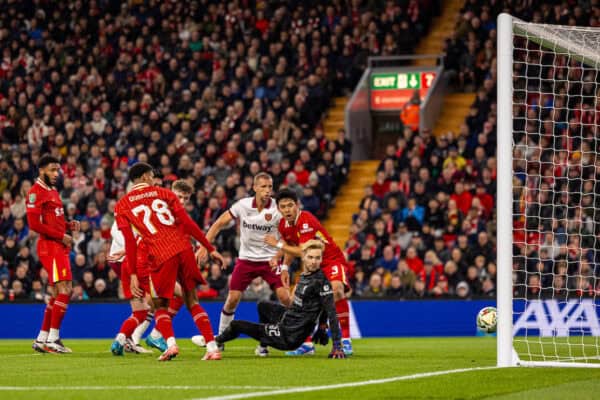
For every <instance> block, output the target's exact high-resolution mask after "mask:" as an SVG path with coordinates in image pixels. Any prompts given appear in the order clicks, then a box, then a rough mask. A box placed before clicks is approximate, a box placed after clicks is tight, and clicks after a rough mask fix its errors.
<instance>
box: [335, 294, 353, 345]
mask: <svg viewBox="0 0 600 400" xmlns="http://www.w3.org/2000/svg"><path fill="white" fill-rule="evenodd" d="M335 311H336V313H337V317H338V321H340V328H341V330H342V337H343V338H344V339H347V338H349V337H350V305H349V304H348V299H346V298H343V299H341V300H338V301H336V302H335Z"/></svg>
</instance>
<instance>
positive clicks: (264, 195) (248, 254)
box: [199, 173, 290, 333]
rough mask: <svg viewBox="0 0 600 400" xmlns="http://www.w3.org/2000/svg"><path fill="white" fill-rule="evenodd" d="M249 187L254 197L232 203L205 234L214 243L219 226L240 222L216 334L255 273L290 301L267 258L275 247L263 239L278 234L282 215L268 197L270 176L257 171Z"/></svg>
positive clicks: (282, 299)
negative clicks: (234, 256) (234, 221)
mask: <svg viewBox="0 0 600 400" xmlns="http://www.w3.org/2000/svg"><path fill="white" fill-rule="evenodd" d="M252 189H253V190H254V192H255V196H254V197H247V198H245V199H241V200H239V201H237V202H236V203H235V204H233V205H232V206H231V208H230V209H229V210H228V211H227V212H225V213H223V214H222V215H221V216H220V217H219V218H218V219H217V220H216V221H215V223H214V224H213V225H212V226H211V227H210V229H209V230H208V233H207V234H206V238H207V239H208V240H209V241H210V242H212V243H214V240H215V238H216V237H217V235H218V234H219V232H220V231H221V229H222V228H224V227H226V226H228V225H229V224H230V223H231V222H232V221H233V220H234V219H235V220H237V221H238V223H239V224H240V233H241V240H240V242H241V244H240V251H239V255H238V259H237V261H236V263H235V267H234V269H233V273H232V274H231V281H230V283H229V294H228V295H227V300H226V301H225V305H224V306H223V310H222V311H221V320H220V322H219V333H221V332H223V331H224V330H225V329H226V328H227V327H228V326H229V324H230V323H231V321H232V320H233V317H234V314H235V310H236V309H237V306H238V304H239V303H240V300H241V298H242V293H243V292H244V290H246V288H247V287H248V285H249V284H250V282H252V280H253V279H254V278H256V277H257V276H260V277H262V278H263V279H264V280H265V281H266V282H267V283H268V284H269V285H270V286H271V289H274V291H275V293H276V294H277V297H278V298H279V301H280V302H281V303H282V304H283V305H285V306H286V307H287V306H289V304H290V295H289V288H288V287H284V285H283V283H282V281H281V277H280V275H278V274H277V272H276V271H273V270H272V269H271V266H270V265H269V261H270V260H271V259H272V258H273V257H274V256H275V254H277V252H278V249H277V248H273V247H271V246H269V245H267V244H265V242H264V238H265V235H275V236H276V237H279V233H278V230H277V228H278V225H279V220H280V219H281V214H280V213H279V211H278V210H277V204H275V201H274V200H273V199H271V192H272V191H273V179H272V178H271V176H270V175H269V174H267V173H259V174H257V175H256V176H255V177H254V183H253V186H252ZM199 253H200V254H199V256H200V257H202V256H204V254H205V253H204V252H203V251H202V249H201V250H200V252H199ZM223 267H225V266H223Z"/></svg>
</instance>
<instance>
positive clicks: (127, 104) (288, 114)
mask: <svg viewBox="0 0 600 400" xmlns="http://www.w3.org/2000/svg"><path fill="white" fill-rule="evenodd" d="M27 4H28V3H27V2H23V3H21V2H13V3H10V4H9V5H7V9H6V10H3V13H2V14H1V16H0V18H1V19H2V20H1V21H0V48H1V49H2V55H1V60H0V63H1V64H0V143H1V145H0V193H2V200H1V204H0V211H1V215H0V243H1V244H0V300H4V299H6V300H12V299H15V300H18V299H23V300H25V299H31V300H34V301H41V300H43V299H44V298H45V296H46V287H47V275H46V273H45V272H44V271H43V270H42V269H40V266H39V263H38V260H37V256H36V254H35V251H34V249H35V242H36V237H35V234H34V233H32V232H30V231H29V229H28V227H27V225H26V221H25V220H24V219H23V217H24V214H25V194H26V193H27V190H28V188H29V187H30V186H31V183H32V182H33V180H34V179H35V177H36V171H35V167H34V166H35V164H36V162H37V160H38V159H39V157H40V155H41V154H44V153H50V154H53V155H55V156H57V157H59V158H60V159H61V160H62V169H63V179H62V182H60V188H59V189H60V194H61V197H62V199H63V201H64V203H65V208H66V214H67V217H68V218H70V219H78V220H80V221H81V222H82V232H81V233H80V234H78V235H75V243H76V245H75V246H74V249H73V252H72V257H71V258H72V269H73V275H74V277H75V281H76V285H75V290H74V294H73V298H74V299H76V300H88V299H96V298H101V299H105V298H115V297H117V296H118V286H119V285H118V279H117V277H116V274H115V271H113V269H112V268H111V266H110V265H109V263H108V262H107V260H106V256H105V255H106V251H107V247H108V243H109V241H110V234H109V229H110V226H111V224H112V222H113V219H114V217H113V208H114V204H115V200H116V199H117V198H119V197H120V196H121V195H123V193H124V192H125V190H126V187H127V174H126V171H127V167H128V166H130V165H132V163H135V162H136V161H148V162H150V163H152V164H153V165H155V166H156V167H157V170H158V171H159V173H160V175H161V178H162V182H163V184H164V185H165V186H169V184H170V183H171V182H172V181H174V180H175V179H178V178H185V179H188V180H190V182H192V183H193V185H194V188H195V190H196V193H195V195H194V196H193V198H192V204H191V205H189V206H188V210H189V211H190V213H191V215H192V216H193V218H194V219H195V220H196V221H197V222H198V223H199V224H200V225H201V227H203V228H207V227H208V226H209V225H210V224H211V223H212V222H214V220H215V219H216V218H217V217H218V216H219V215H220V214H221V213H222V212H223V211H224V210H226V209H227V207H228V206H230V205H231V204H232V202H234V201H235V200H236V199H239V198H240V197H243V196H246V195H247V194H248V193H249V191H250V188H251V176H252V175H253V174H255V173H257V172H259V171H261V170H266V171H268V172H270V173H271V174H272V175H273V177H274V183H275V186H276V188H279V187H282V186H288V187H291V188H293V189H294V190H297V191H298V192H299V193H300V194H301V195H302V202H303V204H304V206H305V207H306V208H307V209H310V210H311V211H313V212H314V213H315V214H317V215H318V216H319V217H320V218H323V217H325V216H326V215H327V213H328V210H329V207H330V204H331V202H333V201H334V200H335V196H336V194H337V192H338V190H339V187H340V184H341V183H342V182H344V179H345V174H346V171H347V170H348V165H349V162H350V161H349V157H350V149H351V147H350V146H351V144H350V143H348V142H347V141H346V142H344V141H332V140H327V139H326V138H325V137H324V132H323V127H322V118H323V111H324V110H326V109H327V108H328V107H329V105H330V103H331V99H332V98H334V97H335V96H343V95H346V94H347V93H349V92H350V91H351V89H352V88H353V87H354V85H355V83H356V81H357V79H358V78H359V77H360V74H361V73H362V68H363V67H364V65H365V63H366V60H367V57H368V56H371V55H393V54H400V53H410V52H411V51H412V50H413V46H414V44H415V43H416V42H417V41H418V38H419V37H420V36H422V35H423V34H424V33H425V32H426V31H427V29H428V27H429V23H430V21H431V13H432V10H434V9H435V7H433V5H434V4H437V2H435V1H434V2H417V1H415V0H412V1H407V2H401V3H396V2H392V1H388V2H386V3H385V4H383V5H381V8H377V5H376V4H375V3H372V2H367V1H360V0H359V1H353V2H352V8H350V9H345V8H341V7H342V6H341V4H340V3H339V2H333V1H320V2H316V1H314V2H313V1H309V2H286V3H270V2H262V1H259V2H256V4H255V7H254V4H253V7H250V6H247V5H242V4H248V3H238V2H229V3H227V2H223V3H211V2H209V3H207V4H208V5H207V6H206V7H204V6H200V3H199V2H195V1H192V2H141V1H131V2H119V1H106V2H91V3H87V2H78V1H74V0H68V1H61V2H42V3H40V4H39V5H38V7H37V8H33V7H28V6H27ZM203 4H204V3H203ZM311 189H312V190H311ZM218 244H219V247H220V248H221V250H223V252H224V253H225V254H226V255H227V257H228V259H229V260H230V261H231V262H232V261H233V259H234V257H235V249H236V238H235V230H234V229H232V230H229V231H226V232H224V234H222V235H221V236H220V238H219V242H218ZM207 275H208V280H209V283H210V284H211V286H210V287H206V288H204V289H203V293H204V294H205V295H206V296H208V297H211V296H222V295H223V287H224V285H223V281H224V280H225V282H226V277H224V276H219V274H218V272H217V271H214V269H211V268H210V266H207Z"/></svg>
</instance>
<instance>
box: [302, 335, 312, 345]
mask: <svg viewBox="0 0 600 400" xmlns="http://www.w3.org/2000/svg"><path fill="white" fill-rule="evenodd" d="M304 343H312V336H309V337H307V338H306V340H305V341H304Z"/></svg>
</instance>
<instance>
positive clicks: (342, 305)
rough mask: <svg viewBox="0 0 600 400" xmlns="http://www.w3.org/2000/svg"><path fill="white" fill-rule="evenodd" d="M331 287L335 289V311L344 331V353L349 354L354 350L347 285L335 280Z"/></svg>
mask: <svg viewBox="0 0 600 400" xmlns="http://www.w3.org/2000/svg"><path fill="white" fill-rule="evenodd" d="M331 287H332V289H333V300H334V301H335V311H336V314H337V318H338V321H339V322H340V329H341V331H342V347H343V349H344V353H345V354H346V355H347V356H349V355H352V354H353V353H354V351H353V349H352V340H351V339H350V304H348V298H347V297H346V285H344V283H343V282H342V281H338V280H334V281H331Z"/></svg>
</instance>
